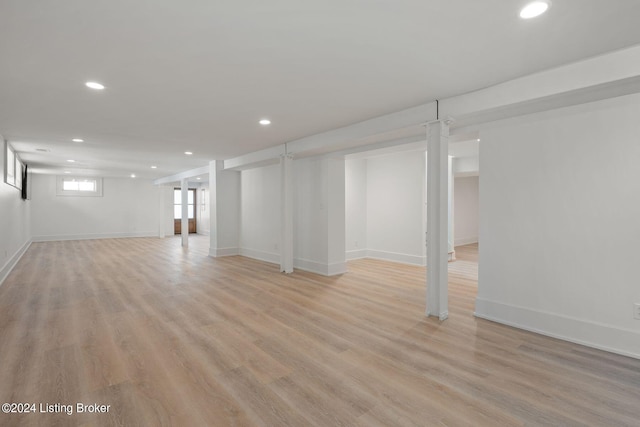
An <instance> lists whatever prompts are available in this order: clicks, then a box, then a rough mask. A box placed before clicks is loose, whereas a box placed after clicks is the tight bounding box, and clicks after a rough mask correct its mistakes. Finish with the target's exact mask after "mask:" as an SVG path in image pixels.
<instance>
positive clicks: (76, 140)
mask: <svg viewBox="0 0 640 427" xmlns="http://www.w3.org/2000/svg"><path fill="white" fill-rule="evenodd" d="M72 141H73V142H84V139H80V138H73V139H72Z"/></svg>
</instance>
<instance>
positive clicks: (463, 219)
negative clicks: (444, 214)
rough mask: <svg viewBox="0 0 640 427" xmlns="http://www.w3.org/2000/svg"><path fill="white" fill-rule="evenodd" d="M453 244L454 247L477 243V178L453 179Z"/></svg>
mask: <svg viewBox="0 0 640 427" xmlns="http://www.w3.org/2000/svg"><path fill="white" fill-rule="evenodd" d="M453 188H454V196H453V199H454V206H455V209H454V212H453V214H454V219H453V222H454V231H455V236H454V242H455V245H456V246H459V245H467V244H469V243H477V242H478V220H479V211H478V209H479V205H478V203H479V200H478V188H479V179H478V177H477V176H470V177H464V178H455V184H454V186H453Z"/></svg>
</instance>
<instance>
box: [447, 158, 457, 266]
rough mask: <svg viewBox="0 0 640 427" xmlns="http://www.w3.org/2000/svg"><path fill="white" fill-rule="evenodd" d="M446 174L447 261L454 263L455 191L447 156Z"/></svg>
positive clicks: (450, 164) (451, 162)
mask: <svg viewBox="0 0 640 427" xmlns="http://www.w3.org/2000/svg"><path fill="white" fill-rule="evenodd" d="M447 165H448V173H447V181H448V186H449V189H448V191H447V194H448V197H449V204H448V205H449V211H448V213H447V221H448V223H449V229H448V233H447V234H448V236H447V241H448V249H449V255H448V258H447V259H448V261H455V260H456V248H455V245H454V231H455V230H454V228H453V227H454V223H453V213H454V212H455V205H454V204H453V199H454V191H455V186H454V185H455V180H454V179H453V156H448V162H447Z"/></svg>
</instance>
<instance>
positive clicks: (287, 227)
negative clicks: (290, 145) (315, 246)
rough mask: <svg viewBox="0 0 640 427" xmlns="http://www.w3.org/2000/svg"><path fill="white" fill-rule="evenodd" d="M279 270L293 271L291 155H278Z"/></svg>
mask: <svg viewBox="0 0 640 427" xmlns="http://www.w3.org/2000/svg"><path fill="white" fill-rule="evenodd" d="M280 194H281V196H280V202H281V207H280V271H282V272H284V273H293V157H292V156H291V155H289V154H285V155H282V156H280Z"/></svg>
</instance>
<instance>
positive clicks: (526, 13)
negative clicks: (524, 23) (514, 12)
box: [520, 0, 550, 19]
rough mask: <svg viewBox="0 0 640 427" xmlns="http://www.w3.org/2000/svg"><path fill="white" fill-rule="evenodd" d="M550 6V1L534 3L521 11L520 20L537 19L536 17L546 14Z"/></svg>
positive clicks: (540, 0)
mask: <svg viewBox="0 0 640 427" xmlns="http://www.w3.org/2000/svg"><path fill="white" fill-rule="evenodd" d="M549 4H550V3H549V2H548V1H542V0H539V1H532V2H531V3H529V4H527V5H526V6H525V7H523V8H522V10H521V11H520V18H522V19H531V18H535V17H536V16H540V15H542V14H543V13H545V12H546V11H547V9H549Z"/></svg>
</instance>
